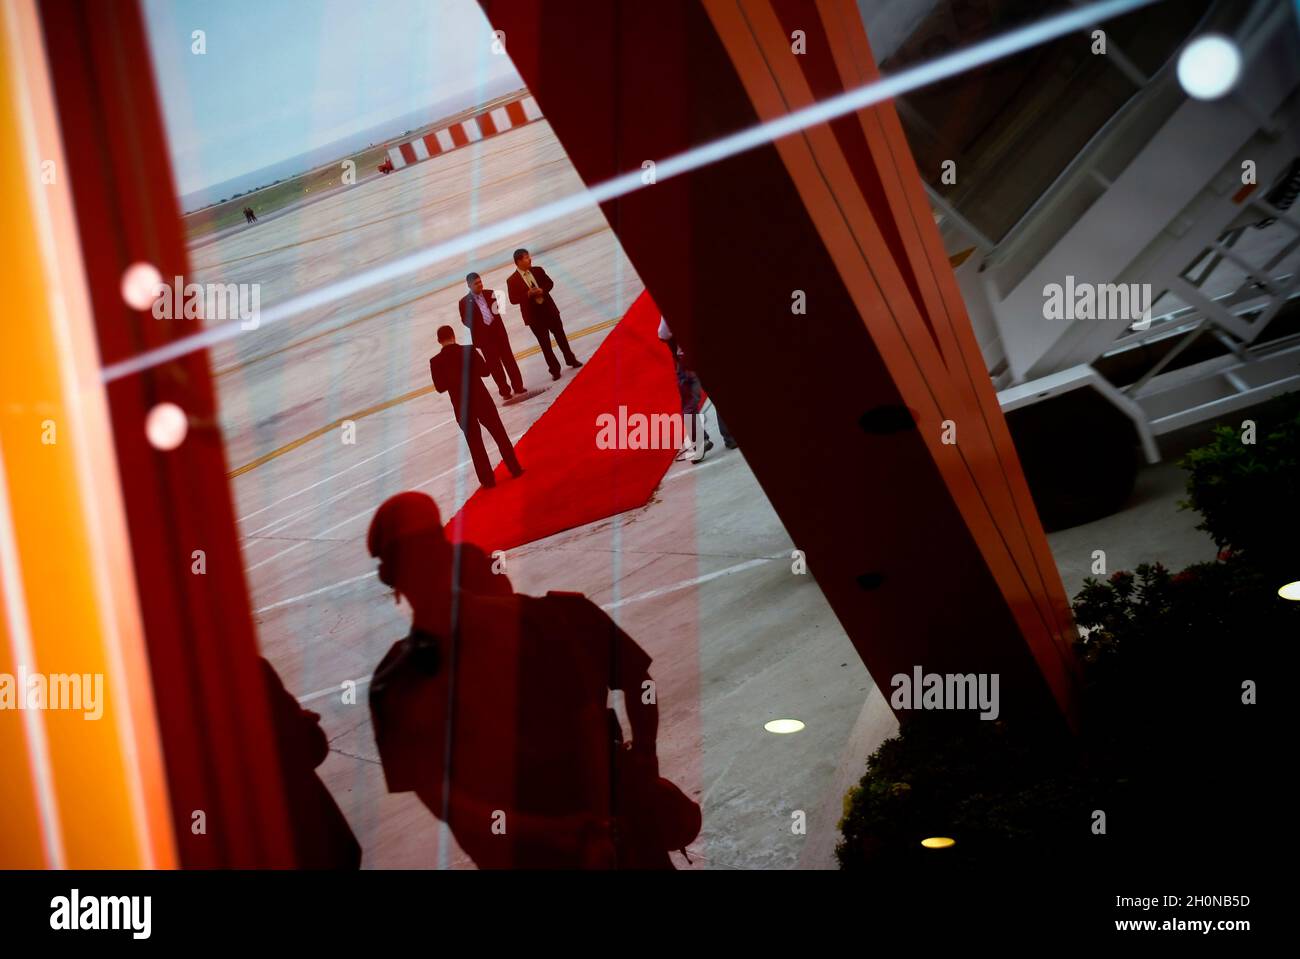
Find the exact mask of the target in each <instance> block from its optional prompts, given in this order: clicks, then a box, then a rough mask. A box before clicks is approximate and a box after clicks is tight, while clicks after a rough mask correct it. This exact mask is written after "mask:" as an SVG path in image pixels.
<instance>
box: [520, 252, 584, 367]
mask: <svg viewBox="0 0 1300 959" xmlns="http://www.w3.org/2000/svg"><path fill="white" fill-rule="evenodd" d="M554 286H555V281H554V280H552V279H551V278H550V277H549V276H547V275H546V271H545V270H543V269H542V268H541V267H540V266H533V258H532V257H531V256H530V255H529V254H528V251H527V250H524V249H519V250H515V272H513V273H511V274H510V279H509V280H507V281H506V290H507V291H508V292H509V293H510V302H511V303H513V304H515V305H516V306H517V307H519V312H520V313H522V314H523V316H524V323H525V324H527V326H528V328H529V329H530V330H532V331H533V336H535V337H537V345H538V346H540V347H541V348H542V355H543V356H545V357H546V368H547V369H548V370H550V371H551V379H553V380H558V379H559V378H560V364H559V363H558V362H557V361H556V359H555V354H554V353H553V352H551V337H552V336H554V337H555V342H556V343H557V344H558V345H559V347H560V352H561V353H562V354H564V362H565V363H567V364H569V366H571V367H573V368H574V369H577V368H578V367H579V366H581V365H582V364H581V363H580V362H578V358H577V357H576V356H574V355H573V350H571V349H570V348H569V339H568V337H566V336H565V335H564V323H563V321H562V320H561V319H560V309H559V307H557V306H556V305H555V300H553V299H552V298H551V290H552V288H554Z"/></svg>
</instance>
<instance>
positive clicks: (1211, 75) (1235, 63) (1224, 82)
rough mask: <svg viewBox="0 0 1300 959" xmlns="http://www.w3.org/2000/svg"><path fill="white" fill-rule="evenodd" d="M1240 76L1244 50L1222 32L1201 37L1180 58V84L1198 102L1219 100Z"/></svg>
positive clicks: (1185, 49) (1186, 47)
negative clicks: (1240, 49) (1242, 51)
mask: <svg viewBox="0 0 1300 959" xmlns="http://www.w3.org/2000/svg"><path fill="white" fill-rule="evenodd" d="M1240 76H1241V51H1239V50H1238V49H1237V45H1236V44H1235V43H1233V42H1232V41H1231V40H1230V39H1228V38H1227V37H1225V36H1224V35H1223V34H1221V33H1207V34H1205V35H1203V36H1199V37H1197V38H1196V39H1195V40H1193V41H1192V42H1191V43H1189V44H1188V45H1187V46H1185V47H1184V48H1183V52H1182V53H1181V54H1179V56H1178V82H1179V83H1181V84H1182V85H1183V89H1184V90H1185V91H1187V95H1188V96H1189V97H1194V98H1196V99H1197V100H1217V99H1218V98H1219V97H1221V96H1223V95H1224V94H1225V93H1227V92H1228V91H1229V90H1231V89H1232V88H1233V87H1234V86H1236V85H1237V80H1238V78H1239V77H1240Z"/></svg>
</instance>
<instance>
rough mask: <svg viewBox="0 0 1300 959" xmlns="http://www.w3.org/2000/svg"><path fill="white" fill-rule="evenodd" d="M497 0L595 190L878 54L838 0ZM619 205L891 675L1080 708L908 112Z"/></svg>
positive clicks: (661, 294) (824, 576)
mask: <svg viewBox="0 0 1300 959" xmlns="http://www.w3.org/2000/svg"><path fill="white" fill-rule="evenodd" d="M482 6H483V8H484V10H485V11H486V13H487V15H488V17H489V19H490V20H491V22H492V25H493V28H494V29H501V30H504V31H505V32H506V35H507V36H508V37H509V38H510V51H511V55H512V57H513V59H514V61H515V64H516V66H517V67H518V68H519V70H520V72H521V73H522V74H523V76H524V79H525V81H526V82H527V83H528V85H529V88H530V90H531V92H532V93H533V94H534V95H535V96H536V97H537V100H538V103H539V104H540V105H541V107H542V110H543V112H544V114H545V115H546V117H547V119H548V121H549V122H550V123H551V125H552V127H553V129H554V130H555V132H556V134H557V136H558V137H559V138H560V140H561V142H562V143H563V145H564V147H565V149H566V151H567V152H568V154H569V157H570V159H571V160H572V162H573V163H574V165H575V167H576V168H577V170H578V173H579V174H580V176H581V177H582V178H583V180H584V181H585V182H586V183H588V184H595V183H598V182H601V181H603V180H606V179H608V178H610V177H613V176H615V175H618V174H621V173H626V172H628V171H635V170H641V169H643V164H644V162H645V161H656V160H661V159H663V158H666V157H668V156H672V155H674V154H677V153H680V152H682V151H684V150H687V149H689V148H690V147H693V146H697V145H700V144H702V143H706V142H709V141H711V140H713V139H715V138H717V137H719V136H721V135H724V134H727V133H731V132H734V131H736V130H739V129H742V128H745V127H749V126H751V125H753V124H755V123H757V122H759V121H760V120H761V119H767V118H770V117H773V116H778V115H781V114H784V113H786V112H788V111H789V110H791V109H793V108H796V107H797V106H800V105H803V104H804V103H806V102H811V100H813V99H821V98H824V97H826V96H828V95H831V94H833V93H837V92H840V91H842V90H844V89H846V88H848V87H851V86H854V85H857V84H859V83H861V82H863V81H864V80H865V79H867V78H869V77H870V76H872V75H873V74H874V71H875V65H874V62H873V60H872V58H871V55H870V50H869V47H868V46H867V42H866V37H865V34H864V33H863V31H862V26H861V22H860V18H859V16H858V14H857V11H856V6H855V5H854V4H853V3H851V2H848V0H836V2H823V3H815V2H811V0H808V2H781V3H772V2H770V0H752V2H742V3H737V2H735V0H716V2H714V0H710V2H706V3H704V4H703V5H696V4H654V5H647V4H640V3H635V2H614V3H610V2H607V0H603V2H596V0H591V2H585V0H584V2H574V3H566V4H564V5H546V6H543V5H542V4H540V3H538V2H522V0H510V2H500V0H483V2H482ZM794 29H802V30H803V31H804V32H805V34H806V37H807V40H808V52H807V53H805V54H802V55H800V54H795V53H793V52H792V50H791V41H790V33H791V32H792V30H794ZM604 211H605V214H606V216H607V217H608V219H609V222H610V224H611V225H612V227H613V228H614V230H615V231H616V232H617V234H618V236H619V238H620V240H621V242H622V244H623V247H624V249H625V251H626V252H627V254H628V256H629V257H630V258H631V260H632V262H633V263H634V265H635V266H636V268H637V271H638V273H639V274H640V275H641V276H642V277H643V278H644V279H645V281H646V283H647V285H648V287H649V289H650V292H651V294H652V295H653V296H654V298H655V300H656V302H658V303H659V304H660V306H661V307H662V308H663V310H664V313H665V315H666V316H668V317H669V319H670V322H671V323H672V325H673V329H674V332H675V333H677V334H678V338H679V339H680V340H681V341H682V342H683V344H684V346H685V348H686V349H687V351H688V352H689V353H690V354H691V356H692V357H693V359H694V365H695V366H696V368H697V370H699V371H700V373H701V376H702V378H703V382H704V385H705V387H706V388H707V389H708V390H709V392H710V393H711V394H712V396H713V397H714V398H715V400H716V401H717V403H718V405H719V408H720V409H721V410H722V411H723V413H724V415H725V417H726V419H727V421H728V425H729V426H731V428H732V429H733V431H734V432H735V434H736V436H737V437H738V439H739V440H740V444H741V448H742V450H743V451H744V454H745V457H746V459H747V461H748V462H749V464H750V466H751V467H752V468H753V470H754V473H755V475H756V476H757V477H758V479H759V481H760V483H761V484H762V485H763V488H764V490H765V492H766V493H767V495H768V497H769V499H770V500H771V502H772V504H773V506H774V507H775V508H776V510H777V512H778V514H779V515H780V516H781V519H782V521H783V523H784V524H785V526H786V528H787V530H788V531H789V532H790V534H791V536H792V538H793V539H794V543H795V545H796V546H797V547H798V548H799V549H801V550H803V551H805V553H806V554H807V556H808V560H809V564H810V568H811V570H812V571H813V573H814V574H815V576H816V578H817V582H818V584H819V585H820V586H821V588H822V590H823V592H824V593H825V595H826V597H827V599H828V601H829V602H830V603H831V606H832V607H833V608H834V610H835V612H836V615H837V616H838V617H839V619H840V621H841V622H842V623H843V625H844V628H845V629H846V631H847V632H848V635H849V636H850V638H851V639H852V640H853V642H854V644H855V645H856V647H857V648H858V650H859V652H860V654H861V655H862V658H863V661H864V662H865V664H866V665H867V668H868V670H869V671H870V672H871V674H872V677H873V678H874V679H875V681H876V682H877V684H879V685H880V686H881V687H882V689H883V690H884V691H885V692H886V693H887V694H888V692H889V689H890V686H889V681H890V678H891V677H892V676H894V675H897V674H900V673H904V674H908V675H910V674H911V672H912V670H913V668H914V667H915V666H921V667H922V668H923V669H925V670H926V671H927V672H943V673H948V672H962V673H965V672H996V673H998V674H999V675H1000V682H1001V692H1002V699H1003V704H1002V710H1003V715H1009V714H1017V713H1019V714H1040V715H1044V716H1059V715H1061V714H1062V713H1064V714H1065V715H1066V716H1071V715H1072V709H1073V689H1074V682H1075V677H1074V673H1073V661H1072V659H1071V657H1070V654H1069V643H1070V641H1071V639H1072V636H1073V628H1072V626H1071V625H1070V620H1069V615H1068V604H1067V602H1066V598H1065V595H1064V591H1063V589H1062V586H1061V583H1060V578H1059V575H1058V574H1057V572H1056V569H1055V566H1054V564H1053V563H1052V561H1051V555H1050V553H1049V551H1048V550H1047V544H1046V540H1045V538H1044V536H1043V532H1042V529H1041V526H1040V525H1039V523H1038V520H1037V516H1036V514H1035V513H1034V511H1033V507H1032V504H1031V502H1030V501H1029V498H1028V492H1027V489H1026V487H1025V484H1024V479H1023V476H1022V475H1021V472H1020V467H1019V463H1018V461H1017V460H1016V457H1015V452H1014V449H1013V448H1012V447H1011V444H1010V441H1009V438H1008V436H1007V432H1006V427H1005V424H1004V422H1003V421H1002V417H1001V413H1000V411H999V410H998V408H997V401H996V397H995V396H994V395H993V390H992V387H991V384H990V383H989V382H988V377H987V374H986V372H985V370H984V367H983V361H982V359H981V357H980V356H979V351H978V347H977V345H976V344H975V341H974V337H973V335H972V333H971V331H970V324H969V321H968V319H967V318H966V315H965V311H964V308H963V307H962V304H961V301H960V298H959V297H958V296H957V292H956V286H955V283H954V281H953V278H952V275H951V271H950V269H949V268H948V266H947V262H946V258H945V257H944V256H943V250H942V247H941V245H939V243H938V236H937V233H936V232H935V231H934V227H933V221H932V219H931V217H930V214H929V211H928V207H927V205H926V204H925V200H924V193H923V190H922V189H921V184H920V180H919V177H918V175H917V172H916V169H915V165H914V163H913V161H912V159H911V156H910V153H909V152H908V150H907V146H906V143H905V141H904V140H903V139H902V135H901V128H900V127H899V126H898V123H897V118H896V117H895V116H894V114H893V110H892V107H890V106H888V105H884V106H881V107H877V108H874V109H872V110H868V111H862V112H861V113H859V114H857V115H855V116H850V117H845V118H843V119H841V120H838V121H836V122H835V123H833V124H829V125H823V126H821V127H819V128H815V129H811V130H808V131H805V132H804V133H802V134H798V135H795V136H791V137H788V138H786V139H785V140H784V141H782V142H781V143H780V144H778V145H774V146H766V147H762V148H759V149H755V150H752V151H750V152H747V153H745V154H743V155H740V156H737V157H733V158H731V159H728V160H725V161H722V162H718V163H715V164H713V165H711V166H708V167H705V168H702V169H699V170H696V171H694V172H691V173H688V174H684V175H682V176H679V177H676V178H672V179H669V180H661V181H658V182H656V183H654V184H653V185H651V186H649V187H647V188H645V189H643V190H640V191H638V192H635V193H633V194H630V195H628V196H625V197H623V198H621V199H619V200H616V201H612V202H610V203H607V204H606V205H605V207H604ZM519 241H520V242H521V243H523V244H527V237H520V238H519ZM800 295H802V296H803V297H805V298H806V301H807V312H806V314H802V315H800V314H796V313H793V312H792V309H791V305H792V302H793V301H794V300H795V299H796V298H797V297H799V296H800ZM900 413H903V414H904V415H903V417H902V418H903V419H904V420H905V422H906V426H905V428H901V429H896V428H894V427H895V426H897V425H898V421H899V420H900V415H899V414H900ZM952 427H955V435H956V440H957V442H956V443H955V444H952V443H947V442H944V439H945V437H950V436H951V435H952V434H953V429H952ZM782 638H783V639H785V640H786V641H788V642H790V643H792V644H793V645H795V646H797V645H798V640H799V637H798V636H797V635H796V636H789V637H782Z"/></svg>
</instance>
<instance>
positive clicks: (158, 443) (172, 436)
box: [144, 403, 190, 450]
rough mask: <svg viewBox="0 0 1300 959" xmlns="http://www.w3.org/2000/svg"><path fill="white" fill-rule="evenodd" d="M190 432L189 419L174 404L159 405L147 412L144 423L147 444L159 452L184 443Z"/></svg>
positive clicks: (172, 448)
mask: <svg viewBox="0 0 1300 959" xmlns="http://www.w3.org/2000/svg"><path fill="white" fill-rule="evenodd" d="M189 430H190V421H189V417H187V416H186V415H185V411H184V410H183V409H181V408H180V407H179V406H177V405H176V404H175V403H159V404H158V405H157V406H155V407H154V408H153V409H151V410H150V411H149V417H148V419H146V420H145V423H144V432H145V435H146V436H148V437H149V442H150V443H151V444H152V445H153V446H154V447H155V448H156V449H160V450H174V449H176V447H178V446H180V445H181V444H182V443H184V442H185V434H186V433H188V432H189Z"/></svg>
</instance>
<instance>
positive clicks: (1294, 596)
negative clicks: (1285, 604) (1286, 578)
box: [1277, 579, 1300, 601]
mask: <svg viewBox="0 0 1300 959" xmlns="http://www.w3.org/2000/svg"><path fill="white" fill-rule="evenodd" d="M1277 594H1278V595H1279V596H1281V597H1282V598H1283V599H1290V600H1296V601H1300V579H1297V580H1296V581H1295V582H1294V583H1287V584H1286V585H1285V586H1283V587H1282V588H1281V589H1279V590H1278V591H1277Z"/></svg>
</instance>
